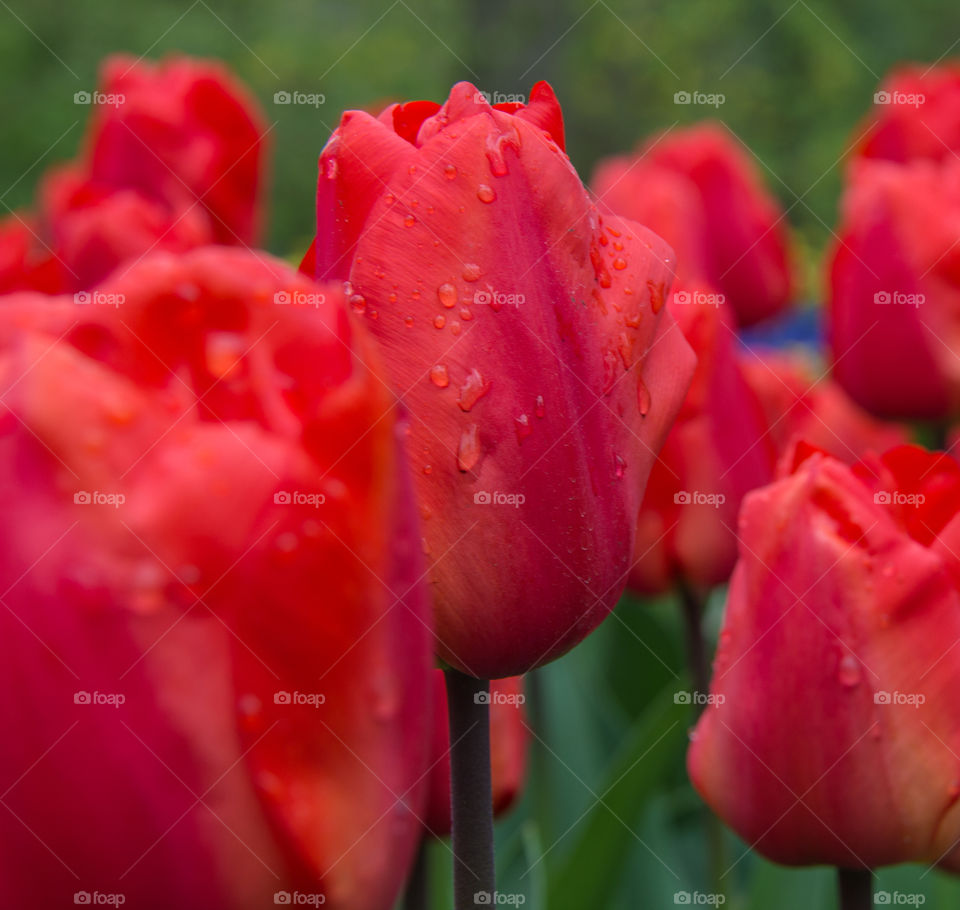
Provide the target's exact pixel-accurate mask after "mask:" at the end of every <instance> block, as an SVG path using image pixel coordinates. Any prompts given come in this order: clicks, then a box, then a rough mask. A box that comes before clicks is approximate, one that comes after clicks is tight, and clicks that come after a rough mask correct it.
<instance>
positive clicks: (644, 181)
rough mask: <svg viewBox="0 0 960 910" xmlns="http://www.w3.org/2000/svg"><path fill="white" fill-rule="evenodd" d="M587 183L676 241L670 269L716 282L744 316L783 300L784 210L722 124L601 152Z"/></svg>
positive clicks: (608, 202) (745, 319)
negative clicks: (615, 153)
mask: <svg viewBox="0 0 960 910" xmlns="http://www.w3.org/2000/svg"><path fill="white" fill-rule="evenodd" d="M591 186H592V188H593V190H594V192H595V193H596V194H597V196H598V197H599V200H600V202H601V203H602V204H603V205H604V206H609V207H610V209H612V210H613V211H615V212H617V213H618V214H620V215H623V216H624V217H626V218H632V219H633V220H635V221H639V222H640V223H641V224H645V225H647V226H648V227H650V228H652V229H653V230H654V231H656V232H657V233H659V234H661V235H662V236H663V237H664V239H666V241H667V242H668V243H670V244H671V245H673V246H674V247H675V248H676V251H677V277H678V278H679V279H680V280H681V281H683V282H684V283H685V284H690V285H691V286H693V285H695V284H697V283H698V281H699V280H703V281H705V282H706V283H707V284H708V285H710V286H712V287H713V288H716V289H717V290H718V291H719V292H720V293H722V294H723V295H724V296H725V297H726V299H727V302H728V303H729V304H730V306H731V307H732V308H733V311H734V313H735V314H736V317H737V321H738V322H739V323H740V324H741V325H750V324H752V323H754V322H758V321H760V320H761V319H765V318H767V317H768V316H771V315H773V314H775V313H777V312H779V311H780V310H782V309H783V308H784V307H785V306H786V305H787V304H788V302H789V300H790V294H791V280H790V264H789V256H788V249H787V247H788V237H787V231H786V221H785V218H786V215H785V213H784V212H783V211H782V210H781V208H780V206H779V205H778V203H777V201H776V200H775V199H774V198H773V196H771V195H770V193H769V191H768V190H767V189H766V188H765V187H764V185H763V182H762V180H761V178H760V175H759V173H758V172H757V169H756V167H755V166H754V164H753V162H752V161H751V160H750V158H749V156H748V155H747V154H746V153H745V152H744V151H743V149H742V147H741V146H740V144H739V143H738V142H737V141H736V140H735V139H733V138H732V137H731V136H730V134H729V133H728V132H727V131H726V129H725V128H723V127H722V126H720V125H719V124H715V123H702V124H700V125H698V126H694V127H689V128H687V129H679V130H673V131H670V132H668V133H665V134H664V135H662V136H658V137H655V138H653V139H651V140H649V141H648V142H646V143H645V144H644V145H643V146H642V147H641V149H640V150H639V151H638V152H637V153H636V154H635V155H624V156H619V157H615V158H609V159H607V160H605V161H602V162H601V163H600V164H599V165H598V167H597V170H596V172H595V174H594V178H593V181H592V183H591Z"/></svg>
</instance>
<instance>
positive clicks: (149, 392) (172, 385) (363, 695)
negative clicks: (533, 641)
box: [0, 247, 431, 910]
mask: <svg viewBox="0 0 960 910" xmlns="http://www.w3.org/2000/svg"><path fill="white" fill-rule="evenodd" d="M83 297H85V298H86V299H81V298H83ZM0 390H2V394H3V397H4V402H5V405H6V410H5V415H6V416H5V417H4V418H3V419H2V420H0V464H2V466H3V468H2V470H0V496H2V498H3V502H4V504H5V505H4V509H3V513H2V521H0V527H2V536H3V546H2V547H0V575H2V577H3V578H5V579H8V584H10V583H12V584H11V586H10V587H9V589H8V590H7V592H6V593H5V595H4V605H5V609H4V610H3V611H2V616H0V626H2V628H0V720H2V723H3V729H4V730H5V733H6V746H5V747H4V749H3V750H2V751H0V778H2V779H3V780H5V781H7V782H8V784H9V786H10V789H9V790H8V792H7V795H6V796H5V797H4V799H5V802H6V804H7V808H8V809H9V811H8V812H5V813H3V816H2V818H0V859H2V861H3V867H4V870H5V871H4V874H3V875H2V876H0V904H2V905H3V906H8V907H22V906H28V905H31V904H32V905H36V906H45V907H46V906H55V905H61V904H63V903H64V901H65V900H68V898H65V897H64V895H65V894H67V895H69V894H70V893H73V892H76V891H77V890H80V889H82V890H85V891H89V892H92V891H94V890H95V889H99V891H101V892H104V893H111V888H112V889H113V890H114V891H116V892H119V893H122V894H123V895H124V897H125V899H126V902H127V903H128V905H130V906H161V905H162V906H169V907H174V906H181V907H195V906H209V907H222V908H237V910H239V908H251V907H254V906H267V905H270V904H272V903H276V902H278V901H276V900H275V899H274V898H275V895H276V894H278V893H281V892H286V893H292V892H293V891H300V892H303V893H304V894H307V895H310V896H312V898H313V900H314V902H320V901H322V902H323V903H324V906H326V907H333V908H341V910H374V908H380V907H385V906H390V905H391V903H392V901H393V900H394V899H395V897H396V895H397V892H398V890H399V888H400V887H401V885H402V883H403V880H404V878H405V875H406V872H407V868H408V865H409V863H410V860H411V858H412V854H413V850H414V847H415V844H416V843H417V841H418V840H419V837H420V830H421V819H420V816H421V814H422V809H423V806H424V797H425V785H424V784H423V783H422V782H421V781H422V778H424V776H425V774H426V768H427V763H426V759H427V749H426V742H427V739H428V737H429V735H430V731H431V725H430V720H431V718H430V685H431V681H430V675H429V674H430V635H429V616H428V612H427V610H428V607H427V604H426V599H425V594H424V590H423V586H422V584H421V583H419V582H418V579H419V578H421V577H422V575H423V572H422V565H421V559H420V555H419V545H418V541H417V536H418V535H417V534H416V514H415V512H414V506H413V500H412V496H411V495H410V491H409V490H408V489H407V482H406V477H407V475H406V473H405V471H403V470H401V468H402V466H403V462H402V460H400V459H402V453H401V451H400V445H399V441H398V439H397V438H396V428H395V426H394V424H393V421H392V419H391V418H390V416H389V405H390V396H389V393H388V392H387V387H386V384H385V381H384V379H383V378H382V377H381V374H380V367H379V363H378V359H377V356H376V352H375V349H374V347H373V344H372V342H371V341H370V340H369V338H368V337H367V336H366V334H365V333H364V332H363V331H362V330H361V328H360V327H357V326H355V325H354V324H353V323H352V322H351V321H350V320H349V319H348V317H347V313H346V303H345V301H344V300H343V297H342V294H341V292H340V289H339V288H330V287H322V286H319V285H316V284H314V283H313V282H311V281H309V280H308V279H306V278H304V277H303V276H301V275H298V274H297V273H295V272H293V271H292V270H290V269H289V268H287V267H286V266H284V265H283V264H282V263H279V262H277V261H275V260H273V259H271V258H270V257H268V256H266V255H265V254H259V253H252V252H247V251H240V250H231V249H226V248H223V247H208V248H204V249H201V250H197V251H194V252H193V253H191V254H188V255H186V256H182V257H173V256H170V255H167V254H158V255H154V256H151V257H148V258H146V259H144V260H143V261H142V262H140V263H139V264H138V265H137V266H136V267H134V268H131V269H130V270H129V272H128V273H127V274H126V275H125V276H124V277H123V278H122V280H121V279H118V280H117V281H116V283H111V284H110V285H108V286H107V287H105V288H103V289H102V290H101V291H98V292H97V295H93V294H86V295H80V294H78V295H76V297H66V298H63V297H55V298H40V297H38V296H36V295H32V294H21V295H14V296H8V297H5V298H4V299H3V302H2V304H0ZM24 826H26V827H27V828H28V829H29V830H30V831H31V832H32V833H33V837H28V838H24Z"/></svg>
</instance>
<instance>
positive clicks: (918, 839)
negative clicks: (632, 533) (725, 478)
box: [687, 443, 960, 868]
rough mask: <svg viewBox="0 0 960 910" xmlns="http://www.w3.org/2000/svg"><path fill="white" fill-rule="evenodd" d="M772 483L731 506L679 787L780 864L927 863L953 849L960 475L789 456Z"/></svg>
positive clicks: (928, 462)
mask: <svg viewBox="0 0 960 910" xmlns="http://www.w3.org/2000/svg"><path fill="white" fill-rule="evenodd" d="M784 470H785V476H782V477H781V479H779V480H777V481H776V482H775V483H773V484H771V485H770V486H768V487H764V488H762V489H760V490H756V491H754V492H753V493H751V494H749V496H748V497H747V498H746V500H745V502H744V506H743V511H742V512H741V516H740V540H741V545H740V558H739V561H738V563H737V567H736V569H735V570H734V573H733V579H732V581H731V585H730V593H729V600H728V604H727V610H726V616H725V618H724V624H723V629H722V631H721V634H720V644H719V650H718V653H717V659H716V662H715V665H714V676H713V681H712V684H711V687H710V697H709V704H708V706H707V708H706V711H705V712H704V714H703V716H702V717H701V719H700V721H699V723H698V725H697V727H696V730H695V732H694V734H693V743H692V745H691V747H690V751H689V755H688V762H687V763H688V769H689V772H690V776H691V778H692V780H693V782H694V785H695V786H696V788H697V789H698V790H699V792H700V793H701V795H702V796H703V797H704V799H705V800H706V801H707V803H708V804H709V805H710V806H711V807H712V808H713V809H714V810H715V811H716V812H717V814H718V815H719V816H720V817H721V818H722V819H724V820H725V821H726V822H727V823H728V824H729V825H730V826H731V827H732V828H733V829H734V830H735V831H736V832H737V833H738V834H739V835H740V836H741V837H742V838H743V839H744V840H746V841H747V842H748V843H749V844H750V845H751V846H752V847H754V848H755V849H757V850H758V851H760V852H761V853H762V854H764V855H765V856H767V857H769V858H771V859H773V860H775V861H777V862H781V863H787V864H791V865H799V864H815V863H829V864H832V865H836V866H841V867H856V868H860V867H874V866H882V865H886V864H889V863H900V862H908V861H923V862H937V861H939V860H941V859H943V858H944V857H945V856H946V854H947V852H948V851H949V850H951V849H953V848H954V845H955V844H956V843H957V838H958V836H960V802H958V797H960V758H958V755H960V703H958V701H957V699H956V697H955V696H956V692H957V691H958V687H960V654H958V653H957V649H956V647H955V644H956V642H957V641H958V640H960V592H958V588H957V572H956V566H957V563H958V559H957V556H956V555H955V553H956V552H957V550H956V543H957V539H956V538H957V537H958V536H960V529H958V526H960V516H958V509H960V466H958V465H957V463H956V462H954V461H953V460H952V459H950V458H948V457H946V456H943V455H934V454H930V453H927V452H925V451H923V450H922V449H918V448H915V447H912V446H904V447H901V448H898V449H894V450H891V451H890V452H888V453H887V454H886V455H884V456H883V457H882V459H881V458H876V457H874V458H870V459H868V460H865V461H864V462H861V463H860V464H858V465H857V466H855V467H853V468H850V467H848V466H847V465H845V464H843V463H842V462H840V461H839V460H837V459H835V458H833V457H832V456H830V455H827V454H826V453H824V452H820V451H818V450H816V449H813V448H812V447H810V446H808V445H806V444H803V443H801V444H799V445H798V446H797V448H796V450H795V454H794V458H793V463H792V464H785V466H784ZM786 472H789V473H786Z"/></svg>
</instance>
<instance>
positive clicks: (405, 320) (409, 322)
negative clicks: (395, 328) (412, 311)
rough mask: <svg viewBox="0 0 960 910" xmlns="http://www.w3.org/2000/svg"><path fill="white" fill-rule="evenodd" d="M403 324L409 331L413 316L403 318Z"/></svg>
mask: <svg viewBox="0 0 960 910" xmlns="http://www.w3.org/2000/svg"><path fill="white" fill-rule="evenodd" d="M403 324H404V325H405V326H406V327H407V328H408V329H409V328H410V327H411V326H412V325H413V316H409V315H408V316H404V317H403Z"/></svg>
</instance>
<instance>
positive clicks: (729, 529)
mask: <svg viewBox="0 0 960 910" xmlns="http://www.w3.org/2000/svg"><path fill="white" fill-rule="evenodd" d="M701 287H702V286H701ZM697 294H700V297H701V298H703V297H704V296H706V297H709V299H712V300H714V301H716V300H717V299H718V298H717V296H716V295H707V294H706V292H696V293H695V292H693V291H688V290H683V289H682V290H680V291H678V292H675V293H674V294H673V295H672V296H671V298H670V302H669V306H670V309H671V312H672V313H673V314H674V316H675V317H676V320H677V324H678V325H679V326H680V328H681V330H682V331H683V334H684V336H685V337H686V339H687V341H688V342H689V343H690V345H691V347H692V348H693V350H694V352H695V353H696V355H697V369H696V372H695V373H694V376H693V383H692V384H691V386H690V391H689V392H688V393H687V398H686V400H685V401H684V404H683V408H682V409H681V411H680V416H679V417H678V418H677V422H676V423H675V424H674V425H673V428H672V429H671V430H670V434H669V435H668V436H667V441H666V443H664V446H663V450H662V451H661V452H660V458H659V460H658V461H657V463H656V464H655V465H654V466H653V470H652V471H651V473H650V482H649V483H648V484H647V491H646V495H645V496H644V500H643V506H642V508H641V509H640V518H639V521H638V529H637V541H636V544H635V546H634V559H635V562H634V564H633V568H632V569H631V572H630V582H629V584H630V587H631V588H632V589H634V590H636V591H639V592H641V593H659V592H661V591H665V590H667V589H669V588H670V587H671V586H672V585H673V584H674V583H675V582H676V581H677V580H678V579H683V580H685V581H686V582H688V583H690V584H693V585H697V586H704V587H709V586H712V585H716V584H720V583H721V582H724V581H726V580H727V578H729V576H730V573H731V572H732V571H733V564H734V563H735V562H736V559H737V541H736V525H737V513H738V512H739V510H740V502H741V500H742V499H743V497H744V495H745V494H746V493H747V492H749V491H750V490H752V489H754V488H755V487H758V486H762V485H763V484H765V483H768V482H769V481H770V479H771V477H772V476H773V466H774V453H773V450H772V447H771V443H770V441H769V440H768V439H767V427H766V423H765V421H764V419H763V412H762V411H761V408H760V404H759V402H758V401H757V399H756V397H755V395H754V394H753V392H752V391H751V389H750V387H749V386H748V385H747V383H746V381H745V380H744V377H743V375H742V373H741V370H740V366H739V363H738V360H737V356H736V354H737V345H738V341H737V336H736V330H735V328H734V326H733V324H732V319H731V317H730V315H729V314H728V311H727V307H726V306H723V305H720V304H714V305H709V304H704V303H703V302H702V299H701V301H700V302H698V297H697Z"/></svg>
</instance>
